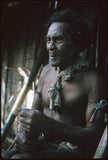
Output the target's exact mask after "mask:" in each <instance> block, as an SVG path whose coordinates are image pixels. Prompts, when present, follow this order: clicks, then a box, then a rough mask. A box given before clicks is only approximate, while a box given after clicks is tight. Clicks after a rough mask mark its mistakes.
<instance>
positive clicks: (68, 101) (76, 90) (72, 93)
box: [42, 75, 85, 107]
mask: <svg viewBox="0 0 108 160" xmlns="http://www.w3.org/2000/svg"><path fill="white" fill-rule="evenodd" d="M55 80H56V75H55V76H53V77H51V78H49V77H47V78H46V79H45V82H44V84H43V87H42V97H43V101H44V103H45V104H46V106H49V95H48V91H49V89H50V86H51V85H52V84H53V83H54V81H55ZM60 94H61V99H62V106H64V107H65V106H66V107H74V106H78V105H79V103H80V101H82V102H83V99H84V98H85V88H84V84H83V81H82V80H81V79H80V80H74V79H73V80H71V81H61V89H60Z"/></svg>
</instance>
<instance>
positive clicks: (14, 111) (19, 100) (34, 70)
mask: <svg viewBox="0 0 108 160" xmlns="http://www.w3.org/2000/svg"><path fill="white" fill-rule="evenodd" d="M42 56H43V52H42V53H40V56H38V58H37V63H36V62H35V63H34V65H33V67H32V70H31V73H30V76H29V77H28V80H27V83H26V84H25V85H24V86H23V88H22V89H21V91H20V93H19V95H18V97H17V99H16V101H15V103H14V105H13V108H12V110H11V112H10V114H9V116H8V118H7V120H6V122H5V125H4V127H3V129H2V131H1V140H2V142H3V141H4V140H5V137H6V135H7V133H8V130H9V129H10V127H11V125H12V124H13V122H14V120H15V118H16V116H17V114H18V108H20V107H21V105H22V103H23V102H24V99H25V97H26V95H27V93H28V91H29V88H30V86H31V84H32V82H33V81H34V79H35V76H36V74H37V72H38V70H39V67H40V64H41V60H42Z"/></svg>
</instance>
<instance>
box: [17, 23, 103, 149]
mask: <svg viewBox="0 0 108 160" xmlns="http://www.w3.org/2000/svg"><path fill="white" fill-rule="evenodd" d="M66 25H67V24H65V23H53V24H52V25H51V26H50V28H49V30H48V33H47V42H46V46H47V50H48V52H49V63H50V64H48V65H47V66H45V67H44V68H43V71H42V73H41V76H40V79H39V84H38V88H37V90H38V92H39V93H40V94H41V95H42V97H40V96H39V94H37V93H36V95H35V97H34V101H33V105H32V110H26V109H25V110H22V111H21V113H20V122H21V125H22V127H23V131H22V132H21V131H19V133H18V134H17V136H16V147H17V148H18V149H19V151H20V152H32V151H34V150H37V146H38V145H37V137H38V136H39V133H40V132H43V133H45V134H46V135H47V138H48V139H50V140H53V139H54V138H59V139H61V141H69V142H71V143H73V144H75V145H79V146H82V147H85V148H86V149H88V151H90V149H94V148H93V147H96V145H97V143H98V141H99V139H100V136H101V134H102V132H103V128H104V109H102V110H99V111H98V112H97V114H96V116H95V118H94V120H93V121H92V122H90V121H89V120H90V117H91V115H92V113H93V111H94V109H93V108H90V107H88V106H87V104H88V102H96V103H97V102H99V101H100V100H101V99H105V90H104V80H103V78H102V75H101V74H100V73H99V72H97V71H86V72H83V71H81V72H79V73H77V74H76V75H75V76H74V78H73V79H72V80H71V81H70V82H61V83H62V91H61V94H62V100H63V103H62V105H63V107H62V113H59V112H54V111H52V110H50V109H49V97H48V89H49V87H50V85H51V84H52V83H53V82H54V81H55V80H56V78H57V67H58V66H59V67H60V69H61V70H63V69H64V68H65V67H66V66H67V65H68V64H73V63H74V62H75V60H76V59H77V56H78V55H77V48H76V47H75V48H74V44H73V42H72V41H71V42H70V37H69V34H67V32H66ZM72 57H73V58H72ZM42 101H43V102H44V104H45V107H43V105H42ZM25 131H26V133H27V135H26V136H25Z"/></svg>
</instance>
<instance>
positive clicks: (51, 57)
mask: <svg viewBox="0 0 108 160" xmlns="http://www.w3.org/2000/svg"><path fill="white" fill-rule="evenodd" d="M57 57H58V55H54V56H50V59H54V58H57Z"/></svg>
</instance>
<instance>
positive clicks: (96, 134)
mask: <svg viewBox="0 0 108 160" xmlns="http://www.w3.org/2000/svg"><path fill="white" fill-rule="evenodd" d="M85 81H86V83H87V86H89V87H86V88H87V93H88V102H96V103H97V102H99V101H100V100H101V99H105V89H104V81H103V79H102V76H101V75H100V73H97V72H91V75H90V76H88V77H86V78H85ZM93 111H94V109H93V108H90V107H88V106H87V109H86V113H85V117H86V126H85V127H78V126H73V125H67V124H65V123H61V122H58V121H56V120H53V119H51V118H49V117H46V116H45V117H43V121H44V124H45V125H44V126H43V129H44V130H45V132H48V133H49V134H50V135H52V136H53V137H55V138H57V137H58V138H60V139H62V140H65V141H70V142H72V143H74V144H76V145H82V144H84V145H87V144H92V143H94V144H95V143H97V141H98V140H99V138H100V136H101V134H102V131H103V127H104V109H100V110H98V111H97V114H96V116H95V118H94V120H93V121H92V122H89V120H90V117H91V116H92V113H93Z"/></svg>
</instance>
